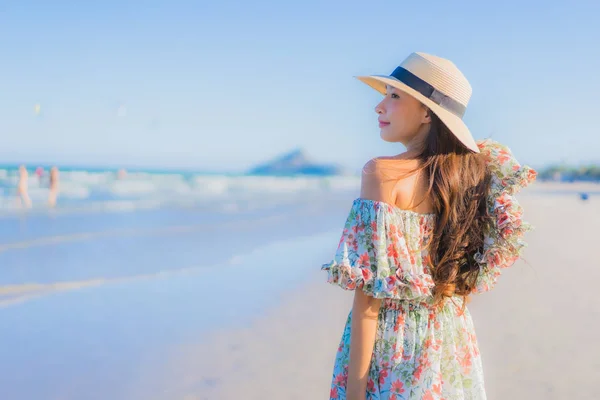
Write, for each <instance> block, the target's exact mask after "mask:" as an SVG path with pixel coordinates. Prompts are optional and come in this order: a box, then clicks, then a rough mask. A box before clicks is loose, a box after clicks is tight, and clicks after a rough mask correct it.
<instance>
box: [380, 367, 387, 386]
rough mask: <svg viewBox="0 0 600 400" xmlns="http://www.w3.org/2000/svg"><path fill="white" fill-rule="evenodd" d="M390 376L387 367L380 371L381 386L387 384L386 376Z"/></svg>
mask: <svg viewBox="0 0 600 400" xmlns="http://www.w3.org/2000/svg"><path fill="white" fill-rule="evenodd" d="M387 377H388V372H387V370H386V369H384V370H382V371H381V372H379V386H383V385H384V384H385V378H387Z"/></svg>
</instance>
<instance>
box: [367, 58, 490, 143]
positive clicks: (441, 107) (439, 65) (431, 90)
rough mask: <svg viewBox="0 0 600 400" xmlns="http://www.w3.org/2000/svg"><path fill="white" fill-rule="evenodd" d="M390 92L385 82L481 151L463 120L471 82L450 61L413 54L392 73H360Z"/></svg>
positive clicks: (381, 89)
mask: <svg viewBox="0 0 600 400" xmlns="http://www.w3.org/2000/svg"><path fill="white" fill-rule="evenodd" d="M356 78H357V79H360V80H361V81H362V82H364V83H366V84H367V85H369V86H371V87H372V88H373V89H375V90H377V91H378V92H380V93H382V94H383V95H385V94H386V90H385V85H390V86H393V87H395V88H397V89H400V90H402V91H403V92H405V93H408V94H409V95H411V96H413V97H414V98H416V99H417V100H419V101H420V102H421V103H423V104H424V105H426V106H427V107H428V108H429V109H430V110H431V111H432V112H434V113H435V114H436V115H437V116H438V117H439V118H440V120H442V122H443V123H444V124H446V126H447V127H448V129H450V131H451V132H452V133H453V134H454V136H456V137H457V138H458V140H460V141H461V142H462V143H463V144H464V145H465V146H467V147H468V148H469V149H471V150H472V151H474V152H475V153H479V148H478V147H477V144H476V143H475V139H473V136H472V135H471V132H470V131H469V128H467V125H465V123H464V122H463V120H462V117H463V115H464V114H465V111H466V110H467V104H468V103H469V99H470V98H471V93H472V89H471V85H470V84H469V81H467V78H465V76H464V75H463V74H462V72H460V70H459V69H458V68H457V67H456V65H454V63H452V61H450V60H446V59H444V58H440V57H436V56H432V55H431V54H425V53H412V54H411V55H409V56H408V57H407V58H406V59H405V60H404V61H403V62H402V64H400V66H399V67H398V68H396V69H395V70H394V72H392V73H391V74H390V75H369V76H357V77H356Z"/></svg>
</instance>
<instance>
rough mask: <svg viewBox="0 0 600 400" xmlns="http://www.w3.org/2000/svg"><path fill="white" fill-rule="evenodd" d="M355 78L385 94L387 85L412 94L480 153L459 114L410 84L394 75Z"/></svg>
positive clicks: (465, 142) (451, 130)
mask: <svg viewBox="0 0 600 400" xmlns="http://www.w3.org/2000/svg"><path fill="white" fill-rule="evenodd" d="M355 78H356V79H358V80H360V81H361V82H364V83H366V84H367V85H369V86H371V87H372V88H373V89H375V90H377V91H378V92H379V93H381V94H383V95H385V94H386V92H387V91H386V89H385V85H390V86H392V87H395V88H396V89H399V90H402V91H403V92H405V93H407V94H409V95H411V96H412V97H414V98H415V99H417V100H419V101H420V102H421V103H423V104H424V105H426V106H427V107H428V108H429V109H430V110H431V111H432V112H433V113H435V115H437V116H438V117H439V119H440V120H441V121H442V122H443V123H444V124H445V125H446V126H447V127H448V129H449V130H450V132H452V134H454V136H456V138H457V139H458V140H460V142H461V143H462V144H464V145H465V146H466V147H467V148H468V149H470V150H471V151H473V152H475V153H479V147H478V146H477V143H476V142H475V139H474V138H473V135H472V134H471V131H470V130H469V128H468V127H467V125H466V124H465V123H464V122H463V120H462V119H461V118H460V117H459V116H457V115H455V114H453V113H451V112H450V111H448V110H446V109H445V108H442V107H441V106H440V105H438V104H436V103H434V102H433V101H432V100H431V99H428V98H427V97H425V96H423V95H422V94H421V93H419V92H417V91H416V90H414V89H413V88H411V87H410V86H408V85H406V84H405V83H403V82H401V81H399V80H398V79H396V78H394V77H391V76H387V75H369V76H356V77H355Z"/></svg>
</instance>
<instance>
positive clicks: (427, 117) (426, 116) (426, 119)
mask: <svg viewBox="0 0 600 400" xmlns="http://www.w3.org/2000/svg"><path fill="white" fill-rule="evenodd" d="M421 123H422V124H429V123H431V110H430V109H429V108H427V107H425V106H423V118H421Z"/></svg>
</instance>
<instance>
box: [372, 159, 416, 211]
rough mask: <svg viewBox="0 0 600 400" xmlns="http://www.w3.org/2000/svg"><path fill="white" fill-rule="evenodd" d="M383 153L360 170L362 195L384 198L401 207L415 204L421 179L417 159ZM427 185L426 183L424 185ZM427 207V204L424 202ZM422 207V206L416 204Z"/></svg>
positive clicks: (382, 199)
mask: <svg viewBox="0 0 600 400" xmlns="http://www.w3.org/2000/svg"><path fill="white" fill-rule="evenodd" d="M403 155H404V154H401V155H399V156H391V157H390V156H383V157H375V158H372V159H370V160H369V161H367V162H366V163H365V165H364V167H363V169H362V177H361V197H362V198H365V199H369V200H376V201H383V202H386V203H389V204H394V205H397V206H398V207H401V208H411V207H412V206H415V205H416V204H415V203H414V201H415V197H420V196H419V194H420V192H421V191H422V190H421V189H422V188H421V186H422V182H419V180H418V176H419V174H418V173H416V172H417V171H416V170H417V169H418V167H419V161H418V160H416V159H411V158H408V157H405V158H402V156H403ZM425 188H426V186H425ZM424 206H425V208H427V205H426V204H425V205H424ZM417 208H419V209H420V208H421V207H417Z"/></svg>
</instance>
